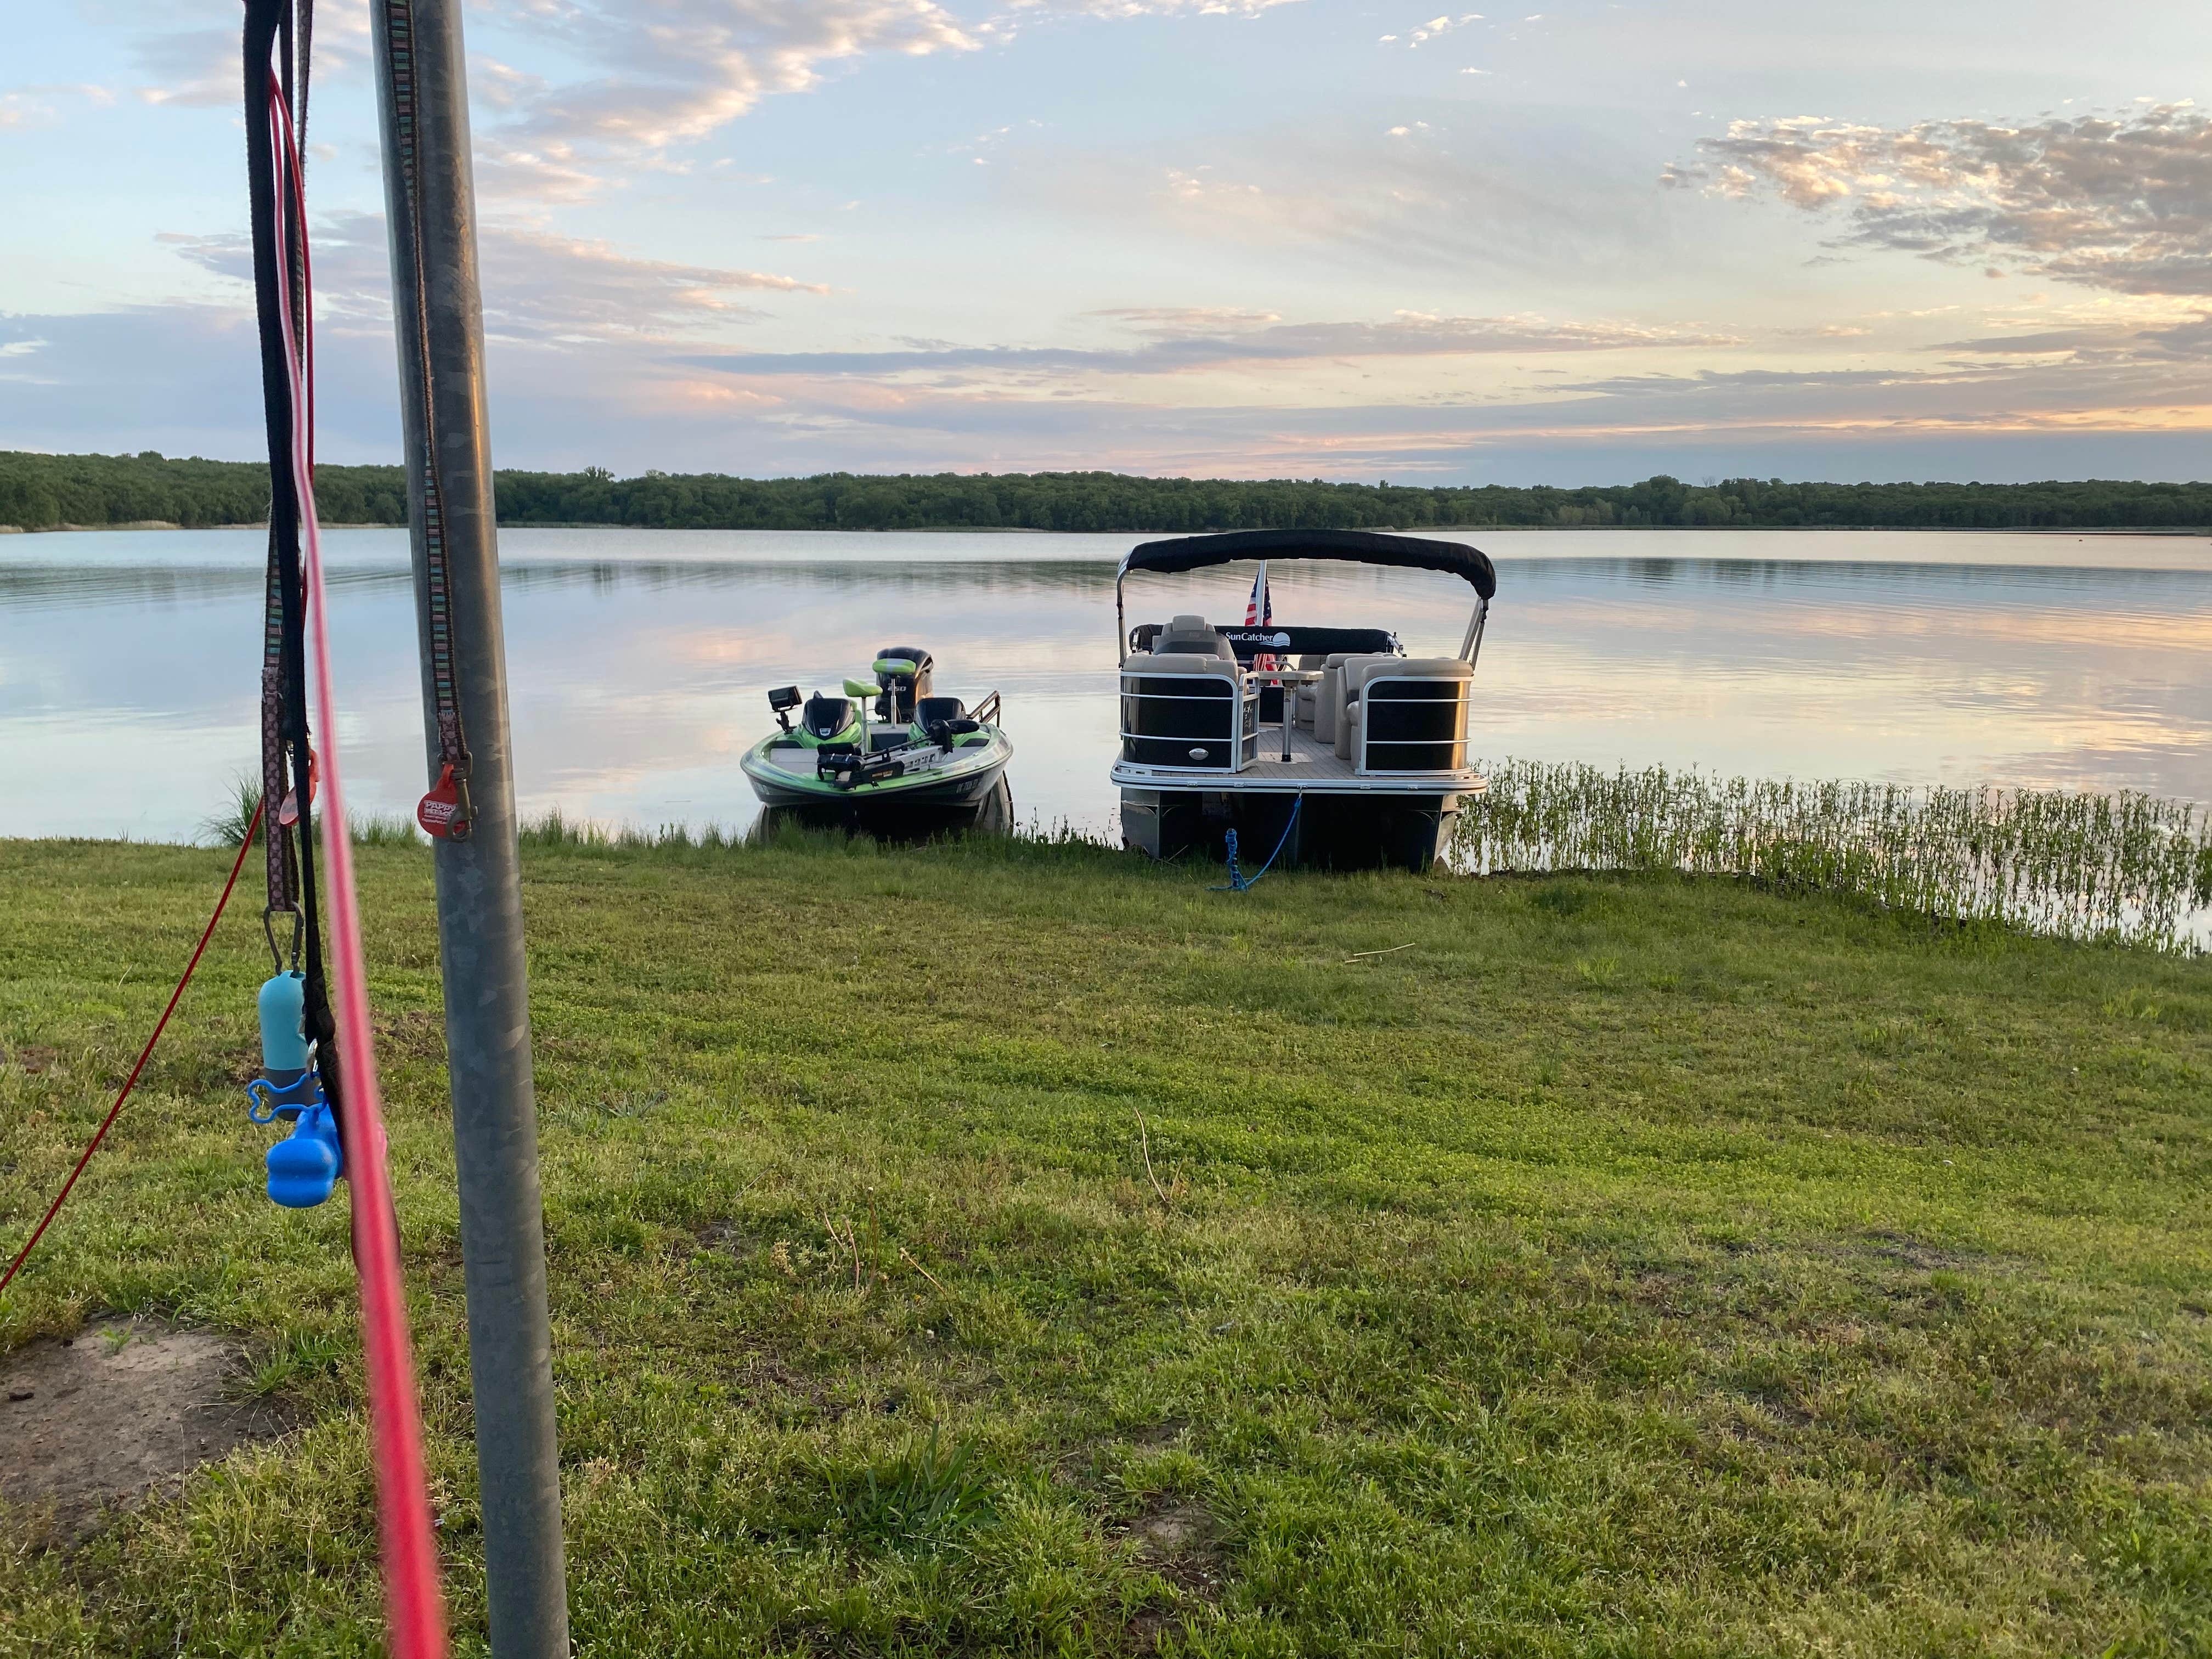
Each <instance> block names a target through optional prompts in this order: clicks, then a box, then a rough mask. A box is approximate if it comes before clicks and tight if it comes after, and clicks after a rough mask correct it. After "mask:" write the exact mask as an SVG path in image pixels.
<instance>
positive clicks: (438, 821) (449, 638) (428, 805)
mask: <svg viewBox="0 0 2212 1659" xmlns="http://www.w3.org/2000/svg"><path fill="white" fill-rule="evenodd" d="M384 27H385V33H386V37H387V41H388V44H389V46H390V52H389V53H388V56H387V61H388V62H389V63H390V64H391V78H392V116H393V120H392V125H393V127H394V129H395V131H396V133H397V137H398V162H399V178H400V184H401V187H402V188H401V195H402V197H403V198H404V211H403V212H402V213H401V215H400V216H399V222H398V223H396V224H394V225H393V226H392V234H393V235H394V236H395V237H397V238H398V242H399V250H400V258H403V259H404V260H406V261H407V262H408V263H409V264H411V265H412V266H413V267H414V271H415V308H414V314H413V315H412V316H410V317H409V318H408V319H406V321H407V325H408V327H409V328H410V330H411V331H413V333H414V335H415V353H414V356H415V362H416V368H417V370H418V373H417V375H416V384H415V385H413V386H410V387H409V388H407V390H408V393H409V395H410V396H411V397H413V398H415V399H416V405H417V407H418V409H419V410H420V412H421V422H422V567H423V583H422V588H423V610H424V615H423V631H424V633H425V635H427V636H428V640H429V642H430V692H431V701H432V703H433V705H434V707H435V712H436V715H437V723H438V763H439V776H438V779H437V781H435V783H434V784H433V785H432V786H431V789H430V793H428V794H427V795H425V796H424V797H423V798H422V805H420V806H418V807H417V808H416V822H417V823H421V824H422V828H423V829H425V830H426V831H428V833H429V834H431V835H433V836H444V837H445V838H447V839H448V840H451V841H465V840H466V839H467V838H468V836H469V832H470V829H471V828H472V826H473V825H474V823H475V820H476V806H475V803H474V802H473V801H472V800H471V798H470V794H469V772H470V758H469V745H468V738H467V734H466V732H464V731H463V730H462V727H461V703H460V690H459V680H458V677H457V676H456V674H455V672H454V668H453V580H452V575H451V572H450V570H449V568H448V566H447V552H446V487H445V477H444V473H443V470H442V469H441V466H440V465H439V460H438V436H437V433H438V422H437V395H436V389H435V386H433V384H432V380H431V374H430V285H429V281H428V276H429V273H428V270H427V268H426V267H425V265H424V263H423V258H422V161H421V156H420V155H419V153H418V151H417V149H416V142H415V134H416V120H417V118H418V115H419V112H420V107H421V106H420V100H419V99H418V96H417V93H416V73H417V64H416V58H415V8H414V3H413V0H385V4H384Z"/></svg>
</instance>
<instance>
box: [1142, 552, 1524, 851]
mask: <svg viewBox="0 0 2212 1659" xmlns="http://www.w3.org/2000/svg"><path fill="white" fill-rule="evenodd" d="M1282 559H1331V560H1338V561H1345V562H1352V563H1355V564H1368V565H1382V566H1388V567H1392V568H1399V569H1409V570H1433V571H1437V572H1439V573H1442V574H1446V575H1450V576H1456V577H1459V578H1461V579H1462V580H1465V581H1466V582H1467V583H1468V586H1471V587H1473V588H1474V615H1473V616H1472V617H1470V618H1469V620H1468V625H1467V632H1466V635H1465V636H1464V638H1463V639H1462V643H1461V646H1460V650H1459V653H1458V654H1457V655H1456V656H1451V657H1410V656H1408V655H1407V654H1406V649H1405V647H1404V646H1403V645H1401V643H1400V642H1399V639H1398V636H1397V635H1396V633H1395V632H1394V631H1392V630H1389V629H1381V628H1335V627H1328V626H1322V625H1318V624H1305V623H1295V624H1291V625H1287V626H1279V625H1278V624H1277V623H1275V621H1274V618H1273V596H1272V594H1271V593H1270V592H1269V591H1268V588H1267V562H1269V561H1273V560H1282ZM1243 560H1257V561H1260V562H1261V563H1260V571H1259V574H1258V575H1257V576H1256V577H1255V580H1254V582H1253V589H1252V601H1251V603H1250V605H1249V606H1248V607H1247V610H1246V616H1245V623H1244V625H1243V626H1242V627H1237V626H1234V625H1231V626H1226V627H1224V626H1217V625H1216V624H1214V623H1209V622H1207V621H1206V619H1205V618H1204V617H1199V616H1195V615H1188V614H1186V615H1180V616H1175V617H1170V620H1168V621H1167V622H1164V623H1143V624H1141V625H1139V627H1137V628H1135V629H1131V628H1130V627H1129V625H1128V617H1127V611H1126V608H1125V602H1124V592H1123V589H1124V587H1125V585H1126V584H1127V581H1128V579H1129V578H1130V577H1131V576H1132V575H1134V574H1139V573H1150V574H1159V575H1167V574H1180V573H1183V572H1188V571H1194V570H1205V569H1209V568H1213V567H1215V566H1218V565H1225V564H1229V563H1231V562H1237V561H1243ZM1497 591H1498V575H1497V572H1496V571H1495V569H1493V568H1492V565H1491V562H1490V560H1489V559H1488V558H1487V557H1486V556H1485V555H1483V554H1482V553H1481V552H1480V551H1478V550H1476V549H1474V548H1472V547H1468V546H1467V545H1465V544H1462V543H1458V542H1447V541H1432V540H1431V539H1429V538H1425V537H1415V536H1392V535H1383V534H1379V533H1376V532H1370V531H1355V530H1254V531H1237V532H1231V533H1229V534H1225V535H1216V536H1182V537H1177V538H1173V539H1170V540H1167V541H1156V542H1146V543H1144V544H1142V545H1140V546H1138V547H1136V548H1133V549H1132V550H1130V552H1129V554H1128V555H1127V557H1125V558H1124V559H1123V560H1122V561H1121V569H1120V571H1119V572H1118V573H1117V574H1116V576H1115V583H1114V617H1115V635H1116V649H1117V651H1118V652H1119V653H1120V658H1121V754H1120V756H1119V757H1118V758H1117V759H1116V760H1115V763H1114V769H1113V781H1114V783H1115V786H1116V787H1118V788H1119V789H1120V791H1121V835H1122V839H1123V841H1124V842H1126V843H1127V845H1129V846H1130V847H1133V848H1139V849H1141V850H1142V851H1144V852H1146V853H1148V854H1152V856H1153V857H1154V858H1158V859H1168V858H1174V857H1176V856H1178V855H1181V854H1187V853H1191V852H1194V851H1201V852H1206V853H1211V854H1214V855H1217V856H1218V855H1221V854H1224V853H1226V854H1228V856H1229V857H1230V858H1231V864H1232V873H1233V874H1234V873H1235V860H1236V859H1237V856H1238V851H1239V849H1240V848H1241V850H1242V854H1243V856H1244V857H1246V858H1248V859H1249V860H1252V861H1253V862H1255V864H1256V863H1258V862H1259V861H1260V860H1261V859H1262V858H1263V857H1264V858H1266V859H1267V860H1268V862H1267V864H1266V865H1261V869H1262V870H1263V871H1264V870H1265V869H1266V868H1268V867H1287V866H1299V865H1304V866H1322V867H1330V868H1337V869H1346V868H1362V867H1367V868H1373V867H1383V866H1401V867H1403V868H1406V869H1410V870H1416V871H1420V870H1426V869H1428V868H1429V867H1430V866H1431V865H1433V864H1434V863H1435V862H1436V860H1437V859H1438V858H1439V857H1441V856H1442V855H1443V851H1444V848H1446V846H1447V845H1449V842H1450V840H1451V835H1452V830H1453V829H1454V828H1455V825H1456V824H1457V823H1458V820H1459V814H1460V811H1461V808H1462V804H1463V803H1465V802H1466V801H1468V799H1472V798H1473V797H1474V796H1477V795H1480V793H1482V792H1483V791H1484V790H1485V789H1486V788H1487V787H1488V784H1487V782H1486V780H1485V779H1484V778H1483V777H1482V776H1481V775H1480V774H1479V773H1478V772H1476V771H1475V770H1474V769H1473V768H1472V767H1470V766H1469V764H1468V720H1469V711H1470V708H1471V704H1472V700H1473V696H1474V663H1475V658H1476V656H1477V654H1478V653H1480V650H1481V648H1482V630H1483V625H1484V623H1486V621H1487V619H1488V617H1489V614H1490V601H1491V599H1492V597H1493V596H1494V595H1495V594H1496V592H1497ZM1232 834H1233V835H1234V836H1235V839H1234V840H1232V839H1231V836H1232ZM1271 849H1272V851H1271ZM1238 879H1240V880H1241V879H1242V877H1241V876H1239V877H1238Z"/></svg>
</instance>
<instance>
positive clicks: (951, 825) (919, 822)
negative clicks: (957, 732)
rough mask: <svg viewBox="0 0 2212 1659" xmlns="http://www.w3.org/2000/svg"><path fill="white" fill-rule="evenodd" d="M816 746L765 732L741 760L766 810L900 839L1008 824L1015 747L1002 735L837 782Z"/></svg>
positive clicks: (1008, 826) (778, 816) (931, 751)
mask: <svg viewBox="0 0 2212 1659" xmlns="http://www.w3.org/2000/svg"><path fill="white" fill-rule="evenodd" d="M818 756H819V751H818V750H816V749H813V748H808V747H803V746H802V745H800V744H794V743H790V742H788V741H786V740H783V739H781V738H775V737H771V738H767V739H764V740H763V741H762V742H761V743H759V744H755V745H754V746H753V748H752V749H750V750H748V751H747V752H746V754H745V757H744V760H743V761H742V762H741V763H740V764H741V765H742V766H743V768H744V774H745V776H746V778H747V779H748V780H749V781H750V782H751V784H752V787H753V793H754V794H756V795H757V796H758V797H759V798H760V802H761V805H762V806H763V808H765V809H766V814H767V815H772V816H773V817H774V818H775V820H777V821H796V822H799V823H811V824H820V825H824V826H831V827H842V828H844V829H857V830H860V831H862V832H864V833H866V834H868V835H874V836H927V835H937V834H943V833H945V832H946V831H949V830H955V829H1011V828H1012V801H1011V799H1010V797H1009V793H1008V791H1007V789H1006V763H1007V762H1008V761H1009V760H1011V759H1012V757H1013V745H1012V744H1010V743H1009V742H1007V741H1006V737H1005V735H1004V734H1003V733H1000V732H995V731H994V732H991V733H990V735H989V738H988V739H987V741H986V742H984V743H981V744H971V745H969V746H965V747H962V748H957V749H953V750H937V749H935V748H934V747H932V748H930V749H929V750H927V751H926V752H924V753H921V754H917V755H914V756H913V757H912V759H911V761H910V762H908V763H907V769H904V770H903V771H902V773H901V775H898V776H896V777H888V778H882V779H879V780H873V781H870V780H866V779H865V778H864V779H861V780H860V781H853V782H850V783H840V782H839V781H836V777H835V775H834V772H833V775H823V773H822V771H821V769H819V760H818Z"/></svg>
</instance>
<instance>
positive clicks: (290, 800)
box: [276, 748, 323, 829]
mask: <svg viewBox="0 0 2212 1659" xmlns="http://www.w3.org/2000/svg"><path fill="white" fill-rule="evenodd" d="M322 775H323V757H321V756H320V755H318V754H317V753H316V752H315V751H314V750H313V749H312V748H311V749H309V750H307V805H310V806H313V805H314V804H315V786H316V785H317V784H318V783H319V782H321V781H322ZM299 821H300V793H299V791H298V790H296V789H287V790H286V791H285V792H284V799H283V800H282V801H280V802H279V803H277V806H276V822H277V823H280V824H282V825H283V826H284V828H286V829H290V828H291V827H292V826H293V825H294V824H295V823H298V822H299Z"/></svg>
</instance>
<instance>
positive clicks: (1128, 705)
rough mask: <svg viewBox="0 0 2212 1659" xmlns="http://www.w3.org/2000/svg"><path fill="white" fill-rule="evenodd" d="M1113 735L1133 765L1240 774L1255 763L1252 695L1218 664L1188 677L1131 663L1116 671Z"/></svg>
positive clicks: (1233, 670)
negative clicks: (1117, 726)
mask: <svg viewBox="0 0 2212 1659" xmlns="http://www.w3.org/2000/svg"><path fill="white" fill-rule="evenodd" d="M1120 736H1121V758H1122V759H1123V760H1124V761H1127V762H1129V763H1132V764H1134V765H1139V766H1157V767H1162V768H1166V769H1171V770H1175V771H1179V772H1241V771H1243V769H1245V768H1246V767H1247V766H1249V765H1250V764H1251V763H1252V762H1253V761H1254V760H1255V759H1256V758H1258V756H1259V750H1260V693H1259V689H1258V687H1257V685H1256V684H1255V683H1254V681H1253V679H1252V678H1251V676H1249V674H1246V673H1244V672H1243V671H1242V670H1240V669H1238V668H1237V667H1236V666H1235V665H1233V664H1231V663H1229V662H1227V661H1223V662H1222V663H1221V664H1220V665H1219V666H1218V667H1208V668H1206V669H1205V670H1203V671H1191V670H1188V669H1177V668H1173V667H1168V666H1165V665H1158V664H1154V663H1147V662H1143V661H1142V660H1141V659H1139V658H1134V657H1133V658H1131V659H1130V660H1129V661H1128V662H1127V663H1126V664H1124V665H1123V666H1122V671H1121V732H1120Z"/></svg>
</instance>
